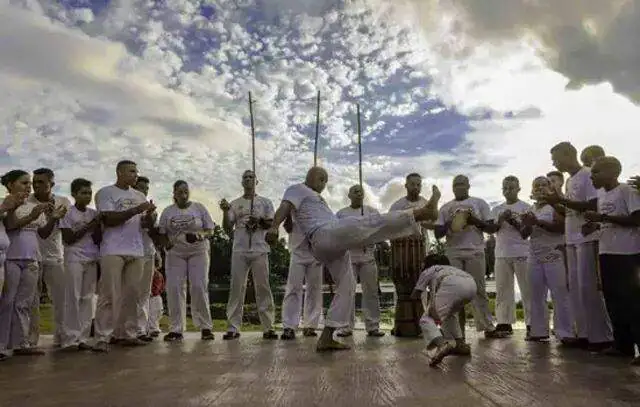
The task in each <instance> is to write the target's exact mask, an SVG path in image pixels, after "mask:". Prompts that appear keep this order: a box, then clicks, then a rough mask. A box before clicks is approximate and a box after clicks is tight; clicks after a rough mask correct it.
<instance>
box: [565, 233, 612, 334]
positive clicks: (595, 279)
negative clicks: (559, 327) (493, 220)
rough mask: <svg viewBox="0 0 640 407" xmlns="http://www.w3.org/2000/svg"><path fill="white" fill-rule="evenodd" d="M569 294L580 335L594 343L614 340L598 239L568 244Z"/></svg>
mask: <svg viewBox="0 0 640 407" xmlns="http://www.w3.org/2000/svg"><path fill="white" fill-rule="evenodd" d="M567 267H568V271H569V294H570V298H571V312H572V314H573V317H574V318H575V324H576V329H577V332H578V338H583V339H588V340H589V342H591V343H603V342H610V341H612V340H613V332H612V328H611V322H610V320H609V314H608V313H607V309H606V307H605V304H604V298H603V296H602V287H601V284H600V280H599V276H598V243H597V242H588V243H582V244H579V245H567Z"/></svg>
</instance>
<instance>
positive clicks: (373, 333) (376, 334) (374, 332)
mask: <svg viewBox="0 0 640 407" xmlns="http://www.w3.org/2000/svg"><path fill="white" fill-rule="evenodd" d="M367 336H371V337H374V338H381V337H383V336H384V332H382V331H381V330H379V329H374V330H372V331H369V332H367Z"/></svg>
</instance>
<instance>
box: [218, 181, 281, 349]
mask: <svg viewBox="0 0 640 407" xmlns="http://www.w3.org/2000/svg"><path fill="white" fill-rule="evenodd" d="M242 188H243V190H244V193H243V194H242V196H241V197H239V198H237V199H235V200H233V201H232V202H231V203H230V204H229V203H228V202H227V201H226V200H224V199H223V200H222V202H220V209H222V216H223V217H222V227H223V228H224V230H225V231H226V232H227V234H228V235H229V236H232V235H233V254H232V256H231V291H230V292H229V301H228V302H227V322H228V325H229V326H228V328H227V332H226V333H225V334H224V336H223V337H222V339H224V340H230V339H236V338H239V337H240V328H241V326H242V313H243V309H244V297H245V293H246V289H247V277H248V275H249V270H251V274H252V275H253V285H254V289H255V293H256V303H257V306H258V316H259V318H260V323H261V324H262V328H263V334H262V337H263V338H264V339H278V335H277V334H276V333H275V331H274V329H273V321H274V315H273V314H274V310H275V305H274V303H273V294H272V293H271V285H270V283H269V251H270V249H269V245H268V244H267V242H266V241H265V234H266V232H267V229H269V227H270V226H271V221H272V219H273V213H274V210H273V204H272V203H271V201H270V200H269V199H267V198H265V197H263V196H260V195H258V194H256V174H255V173H254V172H253V171H251V170H247V171H245V172H244V173H243V174H242Z"/></svg>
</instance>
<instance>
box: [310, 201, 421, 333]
mask: <svg viewBox="0 0 640 407" xmlns="http://www.w3.org/2000/svg"><path fill="white" fill-rule="evenodd" d="M419 230H420V226H419V225H418V224H417V223H416V221H415V218H414V217H413V211H411V210H407V211H394V212H389V213H385V214H383V215H380V214H370V215H368V216H364V217H352V218H342V219H335V220H334V221H333V222H331V223H329V224H327V225H324V226H322V227H321V228H320V229H318V230H316V231H315V232H314V233H312V234H311V236H310V239H309V241H310V242H311V249H312V251H313V255H314V256H315V257H316V258H317V259H318V260H320V261H321V262H322V263H323V264H324V265H325V266H326V267H327V269H328V270H329V273H330V274H331V278H332V279H333V281H334V283H335V285H336V291H335V295H334V296H333V300H332V301H331V306H330V307H329V311H328V312H327V317H326V319H325V326H326V327H329V328H346V327H348V326H349V324H350V323H351V318H352V315H353V301H354V296H355V278H354V275H353V271H352V269H351V257H350V255H349V252H348V250H350V249H356V250H357V249H359V250H362V247H364V246H368V245H372V244H375V243H379V242H382V241H384V240H389V239H397V238H400V237H405V236H410V235H413V234H415V233H419Z"/></svg>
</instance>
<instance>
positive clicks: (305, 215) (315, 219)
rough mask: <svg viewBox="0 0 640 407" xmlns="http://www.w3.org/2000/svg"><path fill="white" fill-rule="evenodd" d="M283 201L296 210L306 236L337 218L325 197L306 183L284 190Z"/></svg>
mask: <svg viewBox="0 0 640 407" xmlns="http://www.w3.org/2000/svg"><path fill="white" fill-rule="evenodd" d="M282 200H283V201H287V202H290V203H291V205H293V207H294V208H295V210H296V219H297V220H298V223H300V229H301V230H302V233H304V235H305V236H307V237H308V236H309V235H310V234H311V233H313V232H315V231H316V230H317V229H319V228H320V227H322V226H324V225H327V224H329V223H331V222H333V221H335V220H336V219H337V217H336V215H334V213H333V212H332V211H331V209H330V208H329V205H327V202H326V201H325V200H324V198H323V197H322V196H321V195H320V194H319V193H317V192H316V191H314V190H313V189H311V188H309V187H308V186H306V185H305V184H296V185H292V186H290V187H289V188H287V190H286V191H285V192H284V196H283V197H282Z"/></svg>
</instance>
